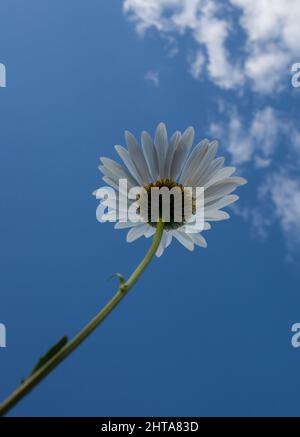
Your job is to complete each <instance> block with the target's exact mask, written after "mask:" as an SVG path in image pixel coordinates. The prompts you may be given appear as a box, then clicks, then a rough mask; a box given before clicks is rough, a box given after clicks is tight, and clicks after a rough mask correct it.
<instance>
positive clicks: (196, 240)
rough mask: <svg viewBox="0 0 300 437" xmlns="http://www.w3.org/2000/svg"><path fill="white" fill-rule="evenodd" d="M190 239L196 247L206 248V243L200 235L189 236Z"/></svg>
mask: <svg viewBox="0 0 300 437" xmlns="http://www.w3.org/2000/svg"><path fill="white" fill-rule="evenodd" d="M190 237H191V239H192V240H193V242H194V243H195V244H196V246H200V247H207V242H206V240H205V238H204V237H203V236H202V235H201V234H191V235H190Z"/></svg>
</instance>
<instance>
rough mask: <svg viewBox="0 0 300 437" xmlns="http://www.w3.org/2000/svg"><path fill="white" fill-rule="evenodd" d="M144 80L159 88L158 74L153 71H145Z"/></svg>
mask: <svg viewBox="0 0 300 437" xmlns="http://www.w3.org/2000/svg"><path fill="white" fill-rule="evenodd" d="M145 80H147V81H148V82H150V83H151V84H152V85H154V86H156V87H157V86H159V72H158V71H153V70H149V71H147V73H146V74H145Z"/></svg>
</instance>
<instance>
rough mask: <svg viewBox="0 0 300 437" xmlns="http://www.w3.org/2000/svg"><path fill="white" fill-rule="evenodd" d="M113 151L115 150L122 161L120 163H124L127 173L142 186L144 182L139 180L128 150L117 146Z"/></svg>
mask: <svg viewBox="0 0 300 437" xmlns="http://www.w3.org/2000/svg"><path fill="white" fill-rule="evenodd" d="M115 149H116V151H117V153H118V155H119V156H120V158H121V159H122V161H123V162H124V164H125V165H126V167H127V168H128V170H129V172H130V173H131V174H132V176H133V177H134V179H136V180H137V181H138V183H139V185H144V181H143V179H142V178H141V176H140V174H139V172H138V171H137V169H136V167H135V165H134V163H133V162H132V160H131V157H130V154H129V152H128V150H126V149H125V148H124V147H122V146H119V145H116V146H115Z"/></svg>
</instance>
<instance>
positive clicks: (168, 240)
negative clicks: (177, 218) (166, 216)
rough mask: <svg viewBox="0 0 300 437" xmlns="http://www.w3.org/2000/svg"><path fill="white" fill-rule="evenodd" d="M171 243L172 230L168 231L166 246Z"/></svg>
mask: <svg viewBox="0 0 300 437" xmlns="http://www.w3.org/2000/svg"><path fill="white" fill-rule="evenodd" d="M171 243H172V232H167V242H166V248H167V247H169V246H170V244H171Z"/></svg>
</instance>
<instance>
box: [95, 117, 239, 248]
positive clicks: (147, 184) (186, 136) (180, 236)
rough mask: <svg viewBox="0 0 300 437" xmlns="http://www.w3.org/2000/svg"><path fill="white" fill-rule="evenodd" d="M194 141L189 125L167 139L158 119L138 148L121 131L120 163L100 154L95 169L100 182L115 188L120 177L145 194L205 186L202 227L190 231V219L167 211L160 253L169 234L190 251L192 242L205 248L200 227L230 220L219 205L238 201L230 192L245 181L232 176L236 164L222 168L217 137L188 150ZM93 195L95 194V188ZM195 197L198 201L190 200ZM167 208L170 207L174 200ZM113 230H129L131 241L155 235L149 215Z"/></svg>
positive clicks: (117, 148) (126, 134)
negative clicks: (169, 218) (218, 155)
mask: <svg viewBox="0 0 300 437" xmlns="http://www.w3.org/2000/svg"><path fill="white" fill-rule="evenodd" d="M193 141H194V129H193V128H192V127H188V128H187V129H186V130H185V131H184V132H183V133H181V132H179V131H176V132H174V133H173V135H172V136H171V138H170V139H168V135H167V129H166V126H165V125H164V123H160V124H159V125H158V127H157V129H156V133H155V137H154V140H153V139H152V138H151V136H150V135H149V134H148V133H147V132H145V131H144V132H142V135H141V146H140V145H139V144H138V142H137V140H136V138H135V137H134V136H133V135H132V134H131V133H130V132H128V131H125V142H126V145H127V149H126V148H124V147H122V146H120V145H116V146H115V149H116V151H117V153H118V155H119V157H120V159H121V161H122V163H123V165H121V164H119V163H117V162H116V161H114V160H112V159H109V158H105V157H101V158H100V160H101V165H100V166H99V169H100V171H101V172H102V173H103V181H104V182H105V183H106V184H108V185H109V186H111V187H113V188H114V189H115V190H117V191H118V190H119V180H120V179H126V181H127V183H128V188H129V189H130V188H132V187H136V186H140V187H143V188H144V189H145V190H146V192H148V193H150V190H151V188H153V187H157V188H162V187H167V188H169V189H171V188H174V187H177V188H179V189H180V190H181V191H182V192H183V193H184V192H185V188H186V187H191V188H196V187H203V189H204V226H203V223H202V227H201V230H200V229H199V231H198V232H197V229H196V232H195V230H193V232H189V231H188V229H189V227H188V226H187V222H188V221H189V223H193V217H188V218H187V217H184V216H183V219H182V221H181V222H175V221H174V211H170V217H171V220H170V221H169V222H168V223H165V224H164V230H163V235H162V238H161V241H160V244H159V247H158V249H157V251H156V255H157V256H161V255H162V253H163V252H164V250H165V249H166V248H167V247H168V246H169V245H170V244H171V242H172V239H173V238H175V239H176V240H178V241H179V242H180V243H181V244H182V245H183V246H184V247H186V248H187V249H188V250H191V251H192V250H194V247H195V246H201V247H207V243H206V240H205V238H204V237H203V235H202V233H201V231H202V230H208V229H210V228H211V224H210V222H214V221H219V220H226V219H228V218H229V214H228V213H227V212H225V211H223V210H222V208H224V207H226V206H228V205H229V204H231V203H233V202H235V201H236V200H237V199H238V196H237V195H233V194H231V193H232V192H233V191H234V190H235V189H236V188H237V187H238V186H239V185H243V184H245V183H246V182H247V181H246V180H245V179H244V178H241V177H237V176H232V175H233V174H234V172H235V170H236V168H235V167H231V166H230V167H228V166H224V161H225V160H224V158H223V157H218V158H216V153H217V149H218V143H217V141H211V142H210V141H208V140H207V139H204V140H202V141H200V142H199V143H198V144H197V145H196V146H195V147H194V148H192V145H193ZM95 194H96V195H97V191H95ZM195 200H197V199H194V198H193V201H195ZM132 202H133V200H132ZM119 206H120V205H119ZM112 208H113V205H112ZM170 208H171V209H174V204H173V205H172V204H171V206H170ZM187 219H188V220H187ZM194 219H195V217H194ZM115 228H116V229H124V228H129V231H128V233H127V241H128V242H132V241H135V240H136V239H138V238H139V237H142V236H144V237H151V236H152V235H154V233H155V228H156V223H153V222H151V220H149V217H141V221H139V222H132V221H127V222H121V221H119V222H117V223H116V224H115Z"/></svg>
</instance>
